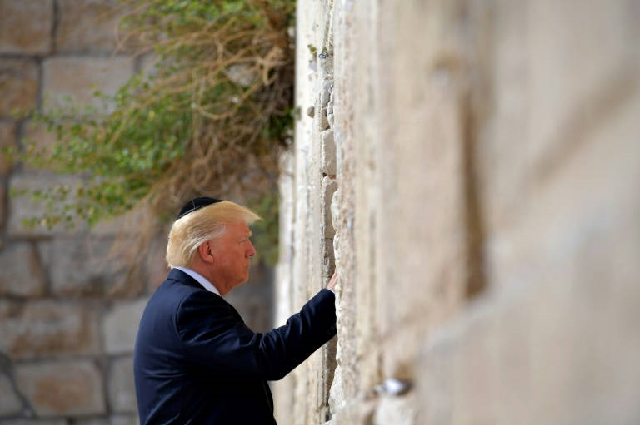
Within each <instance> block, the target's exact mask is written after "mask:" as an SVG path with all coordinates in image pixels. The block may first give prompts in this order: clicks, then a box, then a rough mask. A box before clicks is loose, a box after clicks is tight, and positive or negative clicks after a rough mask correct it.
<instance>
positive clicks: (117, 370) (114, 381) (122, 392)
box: [109, 357, 136, 413]
mask: <svg viewBox="0 0 640 425" xmlns="http://www.w3.org/2000/svg"><path fill="white" fill-rule="evenodd" d="M109 400H110V404H111V408H112V409H113V410H114V411H115V412H118V413H124V412H135V411H136V387H135V382H134V380H133V357H124V358H120V359H117V360H114V361H113V363H112V364H111V371H110V373H109Z"/></svg>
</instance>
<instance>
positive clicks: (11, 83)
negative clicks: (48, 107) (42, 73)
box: [0, 58, 38, 116]
mask: <svg viewBox="0 0 640 425" xmlns="http://www.w3.org/2000/svg"><path fill="white" fill-rule="evenodd" d="M0 93H2V97H1V98H0V116H11V113H12V111H13V110H14V109H16V108H18V109H22V110H27V109H33V108H35V107H36V102H37V96H38V68H37V65H36V62H35V61H32V60H28V59H5V58H3V59H2V60H0Z"/></svg>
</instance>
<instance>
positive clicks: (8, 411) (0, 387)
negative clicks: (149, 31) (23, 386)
mask: <svg viewBox="0 0 640 425" xmlns="http://www.w3.org/2000/svg"><path fill="white" fill-rule="evenodd" d="M0 396H1V397H0V417H3V416H12V415H17V414H18V413H20V411H21V410H22V402H21V401H20V399H19V398H18V395H17V394H16V392H15V390H14V389H13V385H12V384H11V381H10V380H9V377H8V376H6V375H0Z"/></svg>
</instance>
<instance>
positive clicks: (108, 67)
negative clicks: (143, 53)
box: [43, 57, 134, 111]
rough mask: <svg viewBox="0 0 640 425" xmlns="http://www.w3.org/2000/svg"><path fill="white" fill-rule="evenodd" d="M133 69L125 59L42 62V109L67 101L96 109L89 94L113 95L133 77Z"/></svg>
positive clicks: (74, 59) (68, 58) (130, 61)
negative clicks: (99, 92)
mask: <svg viewBox="0 0 640 425" xmlns="http://www.w3.org/2000/svg"><path fill="white" fill-rule="evenodd" d="M133 66H134V64H133V59H132V58H125V57H109V58H107V57H104V58H103V57H99V58H96V57H92V58H78V57H76V58H74V57H57V58H50V59H46V60H45V61H44V63H43V92H44V94H45V96H46V98H45V105H44V108H45V110H47V111H50V110H51V109H52V108H55V107H56V106H59V105H61V104H63V103H64V100H65V98H67V97H69V98H71V100H72V101H74V102H78V103H81V104H90V105H94V106H97V107H99V106H100V105H101V102H100V101H99V100H98V99H95V98H93V97H92V94H93V92H94V91H96V90H100V91H102V92H103V93H105V94H114V93H115V92H116V91H117V90H118V88H119V87H121V86H122V85H123V84H124V83H125V82H127V80H128V79H129V78H130V77H131V76H132V75H133V71H134V67H133Z"/></svg>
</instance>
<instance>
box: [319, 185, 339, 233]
mask: <svg viewBox="0 0 640 425" xmlns="http://www.w3.org/2000/svg"><path fill="white" fill-rule="evenodd" d="M336 190H338V184H337V183H336V181H335V180H334V179H332V178H331V177H329V176H325V177H323V178H322V199H321V201H320V202H321V203H320V208H321V209H322V214H323V216H322V218H323V220H322V225H321V232H322V235H323V236H324V238H325V239H331V238H333V236H334V235H335V234H336V231H335V229H334V227H333V220H332V218H331V216H332V214H331V201H332V200H333V194H334V193H335V192H336Z"/></svg>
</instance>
